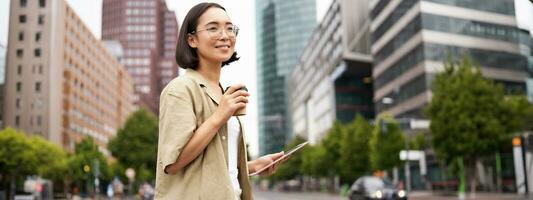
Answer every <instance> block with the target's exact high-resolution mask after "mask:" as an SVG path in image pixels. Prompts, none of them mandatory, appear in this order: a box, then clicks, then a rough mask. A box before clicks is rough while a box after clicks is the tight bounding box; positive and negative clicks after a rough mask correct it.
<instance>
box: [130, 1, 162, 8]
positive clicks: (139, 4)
mask: <svg viewBox="0 0 533 200" xmlns="http://www.w3.org/2000/svg"><path fill="white" fill-rule="evenodd" d="M155 4H156V2H155V1H128V3H126V5H127V6H128V7H155Z"/></svg>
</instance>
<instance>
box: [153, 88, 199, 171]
mask: <svg viewBox="0 0 533 200" xmlns="http://www.w3.org/2000/svg"><path fill="white" fill-rule="evenodd" d="M193 106H194V105H193V101H192V97H191V95H190V93H188V92H186V91H185V92H180V91H178V92H175V91H174V92H166V93H164V94H163V95H162V96H161V101H160V110H159V144H158V152H159V153H158V154H159V155H158V163H159V165H160V166H161V167H162V168H163V170H164V169H165V167H166V166H168V165H170V164H172V163H174V162H176V159H177V158H178V156H179V155H180V153H181V151H182V150H183V147H184V146H185V144H187V142H188V141H189V139H190V138H191V137H192V135H193V134H194V132H195V131H196V128H197V127H196V115H195V112H194V108H193ZM165 173H166V172H165Z"/></svg>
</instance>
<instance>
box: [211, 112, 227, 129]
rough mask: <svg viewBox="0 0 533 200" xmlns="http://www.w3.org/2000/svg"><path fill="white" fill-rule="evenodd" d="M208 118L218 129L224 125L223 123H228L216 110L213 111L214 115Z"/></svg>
mask: <svg viewBox="0 0 533 200" xmlns="http://www.w3.org/2000/svg"><path fill="white" fill-rule="evenodd" d="M208 120H209V121H211V124H212V125H213V126H215V128H217V129H219V128H220V127H222V125H224V124H225V123H226V121H224V119H223V117H221V116H220V114H219V113H218V112H216V111H215V112H214V113H213V115H211V117H210V118H209V119H208Z"/></svg>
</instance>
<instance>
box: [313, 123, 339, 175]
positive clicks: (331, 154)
mask: <svg viewBox="0 0 533 200" xmlns="http://www.w3.org/2000/svg"><path fill="white" fill-rule="evenodd" d="M343 135H344V126H343V125H342V123H340V122H339V121H335V122H334V123H333V126H332V127H331V129H330V130H329V131H328V133H327V134H326V136H325V137H324V139H323V140H322V141H321V142H320V146H321V148H323V149H324V151H325V152H327V153H325V155H323V156H322V157H321V159H322V160H323V162H322V163H327V167H326V168H325V170H326V171H321V172H319V174H325V175H326V176H328V177H333V176H336V175H339V174H340V171H341V163H340V162H339V158H340V156H341V141H342V139H343ZM322 169H324V168H322Z"/></svg>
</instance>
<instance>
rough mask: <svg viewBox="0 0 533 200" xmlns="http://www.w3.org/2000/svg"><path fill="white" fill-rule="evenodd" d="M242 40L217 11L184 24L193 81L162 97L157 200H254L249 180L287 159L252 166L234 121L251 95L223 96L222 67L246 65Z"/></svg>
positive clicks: (181, 50)
mask: <svg viewBox="0 0 533 200" xmlns="http://www.w3.org/2000/svg"><path fill="white" fill-rule="evenodd" d="M238 32H239V28H238V27H237V26H236V25H234V24H233V23H232V21H231V20H230V18H229V16H228V14H227V13H226V10H225V8H224V7H222V6H221V5H219V4H216V3H200V4H198V5H196V6H194V7H193V8H191V10H190V11H189V12H188V13H187V15H186V16H185V19H184V20H183V23H182V27H181V30H180V33H179V35H178V42H177V50H176V61H177V63H178V65H180V67H181V68H184V69H185V70H186V73H185V74H184V75H180V76H179V77H177V78H175V79H173V80H172V81H170V83H168V85H167V86H166V87H165V88H164V89H163V91H162V93H161V98H160V110H159V143H158V154H157V173H156V184H155V190H156V194H155V199H203V200H209V199H224V200H232V199H238V200H239V199H240V200H250V199H252V191H251V186H250V180H249V178H248V176H249V174H251V173H254V172H256V171H257V170H258V169H261V168H263V167H265V166H267V165H268V164H270V163H272V162H273V161H274V160H276V159H278V158H280V157H281V156H283V152H279V153H275V154H269V155H265V156H263V157H260V158H258V159H256V160H253V161H248V160H247V158H246V143H245V138H244V137H245V134H244V133H243V130H244V128H243V126H242V125H243V124H242V119H241V116H234V115H235V114H236V111H239V110H241V109H245V107H246V104H247V103H248V97H249V95H250V94H249V93H248V92H247V91H245V90H242V88H244V85H243V84H233V85H232V86H231V87H229V88H228V89H227V90H226V91H224V89H223V87H222V85H221V84H220V82H219V81H220V75H221V69H222V67H223V66H225V65H228V64H230V63H232V62H235V61H237V60H238V59H239V58H238V57H237V53H236V52H235V43H236V39H237V34H238ZM235 81H237V80H235ZM278 164H279V163H278ZM278 164H275V165H272V166H271V167H269V168H268V169H267V170H265V171H263V172H262V173H260V174H259V175H269V174H272V173H274V171H275V170H276V168H277V166H278Z"/></svg>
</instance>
